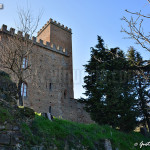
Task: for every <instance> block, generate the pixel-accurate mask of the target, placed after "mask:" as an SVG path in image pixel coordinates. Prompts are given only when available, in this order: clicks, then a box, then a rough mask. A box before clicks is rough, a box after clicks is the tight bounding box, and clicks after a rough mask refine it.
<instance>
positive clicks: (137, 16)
mask: <svg viewBox="0 0 150 150" xmlns="http://www.w3.org/2000/svg"><path fill="white" fill-rule="evenodd" d="M147 1H148V3H149V4H150V0H147ZM125 11H126V12H127V13H129V14H131V15H132V16H131V19H128V18H127V17H125V16H123V18H122V20H123V21H125V23H126V24H127V28H123V27H122V30H121V32H124V33H126V34H127V35H128V38H131V39H133V40H135V41H136V44H139V45H140V46H141V47H142V48H144V49H146V50H147V51H148V52H150V47H149V44H150V33H149V32H147V33H146V31H145V30H144V26H143V22H144V20H148V19H150V15H145V14H143V13H142V11H141V10H140V11H139V12H131V11H129V10H125ZM144 66H145V67H147V66H150V60H145V61H144V64H143V68H144ZM141 73H142V69H141Z"/></svg>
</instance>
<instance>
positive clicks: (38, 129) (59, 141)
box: [22, 116, 150, 150]
mask: <svg viewBox="0 0 150 150" xmlns="http://www.w3.org/2000/svg"><path fill="white" fill-rule="evenodd" d="M22 128H23V132H24V133H25V137H26V141H27V142H28V143H27V144H28V145H30V144H31V145H32V144H39V143H43V142H44V144H45V147H47V148H48V147H49V146H50V145H53V144H55V145H56V146H57V147H58V149H59V150H63V149H64V147H65V142H67V143H68V145H69V149H71V148H74V149H81V150H82V148H81V145H82V146H84V147H86V148H87V149H88V150H95V149H96V148H99V150H100V149H102V150H103V149H104V148H103V143H104V140H105V139H109V140H110V141H111V143H112V146H113V148H114V149H115V148H119V150H137V149H140V148H139V146H138V147H134V143H140V142H141V141H144V143H146V142H149V141H150V139H148V138H145V137H144V136H142V135H141V134H140V133H135V132H132V133H128V134H127V133H123V132H119V131H117V130H114V129H112V128H110V127H109V126H99V125H97V124H89V125H86V124H80V123H75V122H71V121H66V120H60V119H54V121H53V122H51V121H49V120H47V119H45V118H43V117H39V116H36V118H35V120H34V121H33V123H32V125H31V126H30V127H28V126H27V125H26V124H23V127H22ZM77 145H78V146H79V145H80V148H77ZM148 149H150V147H149V148H148V147H144V148H142V150H148Z"/></svg>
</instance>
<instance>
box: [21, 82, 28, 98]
mask: <svg viewBox="0 0 150 150" xmlns="http://www.w3.org/2000/svg"><path fill="white" fill-rule="evenodd" d="M21 95H22V97H27V84H26V83H22V85H21Z"/></svg>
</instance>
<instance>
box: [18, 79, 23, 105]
mask: <svg viewBox="0 0 150 150" xmlns="http://www.w3.org/2000/svg"><path fill="white" fill-rule="evenodd" d="M21 85H22V80H21V79H19V83H18V96H19V106H23V99H22V95H21Z"/></svg>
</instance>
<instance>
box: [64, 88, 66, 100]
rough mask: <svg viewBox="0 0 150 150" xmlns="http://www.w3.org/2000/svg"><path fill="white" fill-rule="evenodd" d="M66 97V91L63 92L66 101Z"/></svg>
mask: <svg viewBox="0 0 150 150" xmlns="http://www.w3.org/2000/svg"><path fill="white" fill-rule="evenodd" d="M66 96H67V90H65V91H64V99H66Z"/></svg>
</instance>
